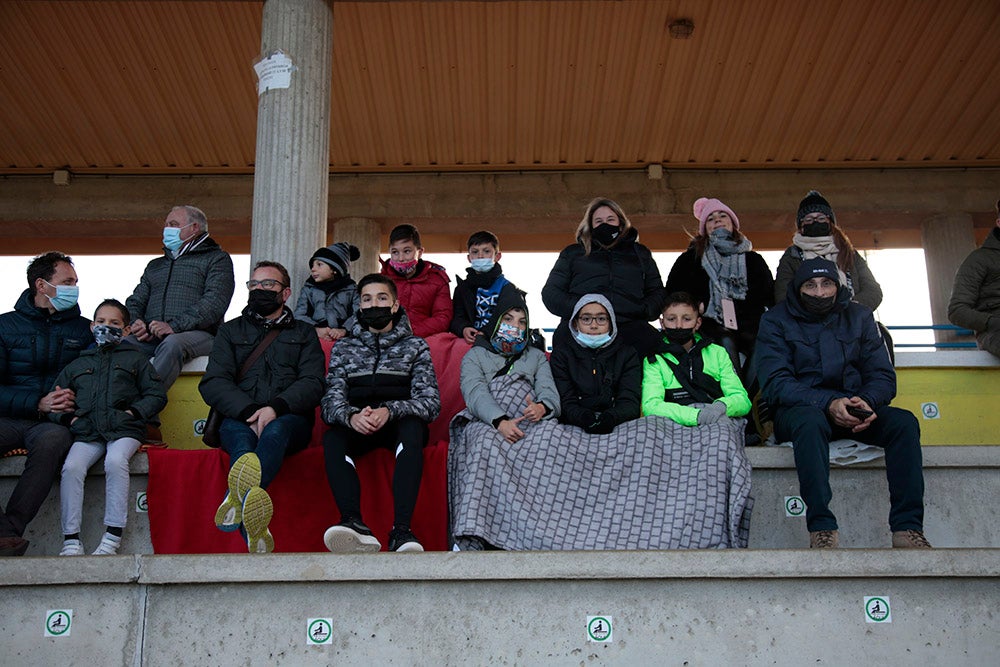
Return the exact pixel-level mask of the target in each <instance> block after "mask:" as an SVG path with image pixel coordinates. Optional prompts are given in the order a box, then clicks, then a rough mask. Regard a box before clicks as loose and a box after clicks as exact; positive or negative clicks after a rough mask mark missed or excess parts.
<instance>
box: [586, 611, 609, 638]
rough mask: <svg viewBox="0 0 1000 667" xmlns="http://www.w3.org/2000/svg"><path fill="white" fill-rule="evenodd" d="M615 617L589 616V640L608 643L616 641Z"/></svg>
mask: <svg viewBox="0 0 1000 667" xmlns="http://www.w3.org/2000/svg"><path fill="white" fill-rule="evenodd" d="M612 622H613V619H612V618H611V616H608V615H604V616H588V617H587V641H588V642H597V643H599V644H607V643H609V642H611V641H614V628H613V626H612Z"/></svg>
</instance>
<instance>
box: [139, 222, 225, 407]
mask: <svg viewBox="0 0 1000 667" xmlns="http://www.w3.org/2000/svg"><path fill="white" fill-rule="evenodd" d="M234 289H235V281H234V278H233V260H232V259H231V258H230V256H229V253H227V252H226V251H224V250H223V249H222V248H221V247H219V244H218V243H216V242H215V240H214V239H213V238H211V237H210V236H209V235H208V220H207V219H206V218H205V214H204V213H203V212H202V211H201V210H200V209H198V208H195V207H194V206H175V207H174V208H172V209H171V210H170V213H169V214H168V215H167V219H166V222H165V224H164V227H163V256H162V257H157V258H156V259H154V260H152V261H151V262H150V263H149V264H147V265H146V270H145V271H143V274H142V278H140V280H139V284H138V285H136V288H135V290H134V291H133V292H132V296H130V297H129V298H128V300H127V301H126V302H125V305H126V306H127V307H128V309H129V312H131V313H132V314H133V316H134V317H135V319H134V320H132V335H131V336H129V340H131V341H132V342H133V343H135V344H136V345H137V346H138V347H139V348H140V349H142V350H143V351H144V352H145V353H146V354H148V355H149V356H150V357H152V359H151V361H152V364H153V367H154V368H155V369H156V372H157V373H158V374H159V375H160V377H161V378H162V379H163V384H164V386H165V387H167V388H168V389H169V388H170V386H171V385H172V384H173V383H174V381H175V380H176V379H177V376H178V375H180V372H181V367H182V366H183V365H184V364H185V363H187V362H188V361H190V360H192V359H194V358H195V357H200V356H204V355H206V354H208V353H209V351H210V350H211V349H212V339H213V337H214V335H215V332H216V331H217V330H218V328H219V325H221V324H222V320H223V317H224V316H225V314H226V310H227V309H228V308H229V302H230V300H231V299H232V298H233V290H234Z"/></svg>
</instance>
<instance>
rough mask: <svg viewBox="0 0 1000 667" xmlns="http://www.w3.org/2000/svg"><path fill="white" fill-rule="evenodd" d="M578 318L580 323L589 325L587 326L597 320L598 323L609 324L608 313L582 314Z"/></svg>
mask: <svg viewBox="0 0 1000 667" xmlns="http://www.w3.org/2000/svg"><path fill="white" fill-rule="evenodd" d="M576 320H577V322H579V323H580V324H583V325H587V326H589V325H591V324H594V323H595V322H596V323H597V324H607V323H608V316H607V315H581V316H580V317H578V318H576Z"/></svg>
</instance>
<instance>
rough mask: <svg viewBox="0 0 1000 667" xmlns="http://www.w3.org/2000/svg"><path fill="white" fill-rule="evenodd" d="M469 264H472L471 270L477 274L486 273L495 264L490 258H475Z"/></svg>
mask: <svg viewBox="0 0 1000 667" xmlns="http://www.w3.org/2000/svg"><path fill="white" fill-rule="evenodd" d="M469 263H470V264H472V270H473V271H476V272H477V273H487V272H488V271H490V269H492V268H493V265H494V264H496V262H494V261H493V259H492V258H491V257H477V258H476V259H474V260H472V261H470V262H469Z"/></svg>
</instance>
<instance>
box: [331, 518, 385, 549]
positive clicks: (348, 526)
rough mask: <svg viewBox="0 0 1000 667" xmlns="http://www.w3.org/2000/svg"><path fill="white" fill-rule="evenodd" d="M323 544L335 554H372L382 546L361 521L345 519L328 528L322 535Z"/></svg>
mask: <svg viewBox="0 0 1000 667" xmlns="http://www.w3.org/2000/svg"><path fill="white" fill-rule="evenodd" d="M323 543H324V544H326V548H327V549H329V550H330V551H332V552H333V553H335V554H363V553H374V552H376V551H378V550H379V549H381V548H382V544H381V543H380V542H379V541H378V540H377V539H376V538H375V536H374V535H372V531H371V530H370V529H369V528H368V526H366V525H365V524H363V523H361V519H347V520H345V521H341V522H340V523H339V524H337V525H336V526H330V527H329V528H327V529H326V532H325V533H323Z"/></svg>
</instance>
